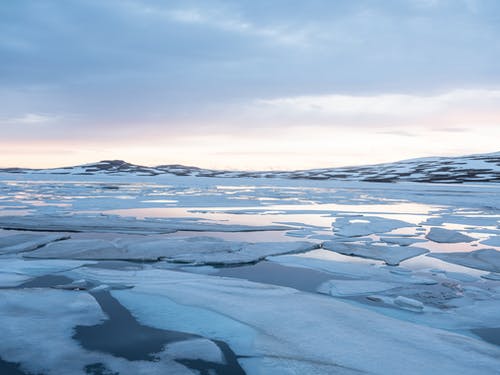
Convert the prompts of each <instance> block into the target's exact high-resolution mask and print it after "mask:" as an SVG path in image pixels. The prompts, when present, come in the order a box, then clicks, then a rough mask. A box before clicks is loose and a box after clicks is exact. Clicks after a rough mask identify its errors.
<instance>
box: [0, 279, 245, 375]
mask: <svg viewBox="0 0 500 375" xmlns="http://www.w3.org/2000/svg"><path fill="white" fill-rule="evenodd" d="M72 281H73V280H71V279H70V278H67V277H65V276H60V275H46V276H40V277H36V278H34V279H32V280H30V281H28V282H25V283H23V284H21V285H19V286H17V287H16V288H15V289H25V288H49V287H54V286H56V285H64V284H69V283H71V282H72ZM75 293H84V292H81V291H75ZM90 294H91V295H92V296H93V297H94V298H95V299H96V301H97V302H98V303H99V306H100V307H101V309H102V310H103V312H104V313H105V314H106V315H107V317H108V319H106V320H104V321H103V322H101V323H99V324H96V325H93V326H76V327H75V334H74V335H73V338H74V339H75V340H76V341H78V342H79V343H80V345H82V347H84V348H85V349H87V350H91V351H99V352H103V353H108V354H111V355H113V356H116V357H122V358H126V359H128V360H130V361H138V360H145V361H156V360H157V357H156V356H155V354H156V353H159V352H161V351H162V350H163V349H164V347H165V346H166V345H168V344H170V343H174V342H178V341H184V340H190V339H195V338H201V337H202V336H199V335H194V334H190V333H186V332H180V331H172V330H163V329H157V328H153V327H149V326H145V325H142V324H140V323H139V322H138V321H137V320H136V319H135V318H134V316H133V315H132V314H131V313H130V312H129V311H128V310H127V309H126V308H125V307H124V306H123V305H121V304H120V303H119V302H118V300H116V299H115V298H114V297H113V296H112V295H111V293H109V292H107V291H99V292H95V293H90ZM211 341H213V342H214V343H215V344H216V345H217V346H218V348H219V349H220V350H221V352H222V354H223V356H224V359H225V361H224V363H215V362H210V361H205V360H201V359H183V358H179V359H176V361H177V362H179V363H181V364H183V365H184V366H186V367H188V368H191V369H193V370H198V371H199V372H200V374H202V375H211V374H217V375H233V374H234V375H244V374H245V372H244V370H243V369H242V367H241V366H240V365H239V363H238V357H237V356H236V354H235V353H234V352H233V351H232V350H231V348H230V347H229V345H228V344H227V343H225V342H223V341H220V340H211ZM85 371H86V373H88V374H91V375H118V374H115V373H113V372H111V371H110V370H109V369H107V368H106V367H105V366H104V365H103V364H102V363H94V364H89V365H87V366H86V367H85ZM63 372H64V369H61V373H63ZM0 374H1V375H32V374H28V373H26V372H23V371H22V370H21V369H20V366H19V364H16V363H12V362H8V361H6V360H3V359H1V358H0ZM33 375H35V374H33ZM36 375H42V374H36Z"/></svg>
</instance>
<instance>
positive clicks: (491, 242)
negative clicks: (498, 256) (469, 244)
mask: <svg viewBox="0 0 500 375" xmlns="http://www.w3.org/2000/svg"><path fill="white" fill-rule="evenodd" d="M481 244H483V245H488V246H496V247H500V236H492V237H490V238H488V239H486V240H484V241H481Z"/></svg>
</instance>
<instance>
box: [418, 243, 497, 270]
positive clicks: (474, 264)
mask: <svg viewBox="0 0 500 375" xmlns="http://www.w3.org/2000/svg"><path fill="white" fill-rule="evenodd" d="M428 256H430V257H434V258H438V259H441V260H444V261H445V262H449V263H455V264H460V265H462V266H465V267H471V268H477V269H479V270H484V271H489V272H500V251H497V250H494V249H482V250H475V251H470V252H456V253H431V254H428Z"/></svg>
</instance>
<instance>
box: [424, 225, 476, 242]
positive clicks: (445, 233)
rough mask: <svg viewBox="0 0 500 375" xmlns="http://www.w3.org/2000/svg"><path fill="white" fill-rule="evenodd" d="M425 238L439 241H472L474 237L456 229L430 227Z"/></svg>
mask: <svg viewBox="0 0 500 375" xmlns="http://www.w3.org/2000/svg"><path fill="white" fill-rule="evenodd" d="M425 238H427V239H429V240H431V241H434V242H439V243H459V242H472V241H474V240H475V239H474V238H472V237H470V236H467V235H465V234H462V233H460V232H459V231H456V230H451V229H445V228H438V227H432V228H431V230H430V231H429V232H428V233H427V234H426V235H425Z"/></svg>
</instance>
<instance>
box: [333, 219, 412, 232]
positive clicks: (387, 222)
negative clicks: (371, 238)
mask: <svg viewBox="0 0 500 375" xmlns="http://www.w3.org/2000/svg"><path fill="white" fill-rule="evenodd" d="M413 226H414V225H413V224H410V223H407V222H405V221H402V220H396V219H386V218H383V217H378V216H358V217H350V216H347V217H339V218H337V219H336V220H335V222H334V223H333V230H334V232H335V234H337V235H339V236H345V237H360V236H366V235H370V234H374V233H386V232H390V231H392V230H394V229H398V228H404V227H413Z"/></svg>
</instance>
